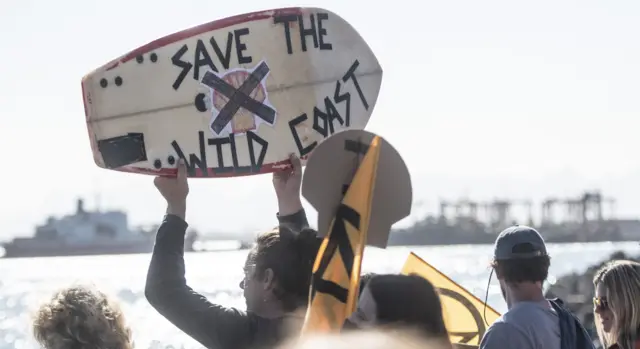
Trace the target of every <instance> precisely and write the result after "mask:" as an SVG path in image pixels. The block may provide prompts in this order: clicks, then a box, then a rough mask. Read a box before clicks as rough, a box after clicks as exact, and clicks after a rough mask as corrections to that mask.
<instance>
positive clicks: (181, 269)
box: [145, 163, 260, 349]
mask: <svg viewBox="0 0 640 349" xmlns="http://www.w3.org/2000/svg"><path fill="white" fill-rule="evenodd" d="M154 183H155V185H156V187H157V188H158V190H159V191H160V193H161V194H162V196H163V197H164V198H165V199H166V200H167V214H166V215H165V217H164V220H163V222H162V224H161V225H160V228H159V229H158V233H157V236H156V243H155V246H154V248H153V255H152V256H151V264H150V265H149V272H148V274H147V283H146V287H145V296H146V298H147V300H148V301H149V303H150V304H151V306H153V307H154V308H155V309H156V310H157V311H158V312H159V313H160V314H161V315H162V316H164V317H165V318H166V319H167V320H169V321H170V322H171V323H173V324H174V325H175V326H176V327H178V328H179V329H181V330H182V331H183V332H185V333H186V334H188V335H189V336H191V337H192V338H193V339H195V340H197V341H198V342H200V343H201V344H202V345H204V346H205V347H207V348H219V349H227V348H229V349H232V348H233V349H235V348H246V347H248V346H249V345H250V343H251V341H252V334H253V333H252V331H251V328H252V327H253V326H254V325H255V322H256V321H260V320H259V319H256V318H255V316H249V315H247V314H246V313H244V312H242V311H239V310H237V309H234V308H225V307H222V306H219V305H216V304H212V303H211V302H209V301H208V300H207V299H206V298H205V297H204V296H202V295H200V294H199V293H197V292H195V291H194V290H193V289H191V287H189V286H188V285H187V281H186V279H185V266H184V237H185V232H186V229H187V223H186V222H185V212H186V198H187V194H188V193H189V186H188V183H187V178H186V169H185V167H184V163H180V164H179V165H178V176H177V177H176V178H165V177H158V178H156V179H155V182H154Z"/></svg>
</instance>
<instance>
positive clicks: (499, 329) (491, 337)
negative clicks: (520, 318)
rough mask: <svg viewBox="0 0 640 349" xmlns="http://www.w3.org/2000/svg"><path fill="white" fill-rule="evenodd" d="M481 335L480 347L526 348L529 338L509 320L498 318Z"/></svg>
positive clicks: (484, 348)
mask: <svg viewBox="0 0 640 349" xmlns="http://www.w3.org/2000/svg"><path fill="white" fill-rule="evenodd" d="M499 320H501V321H496V322H494V323H493V324H491V326H489V328H488V329H487V332H485V334H484V335H483V336H482V340H481V341H480V346H479V347H480V349H493V348H505V347H506V348H528V347H530V345H529V343H530V340H529V338H528V337H527V335H526V333H524V332H523V331H522V329H521V328H520V327H518V326H516V325H514V324H512V323H510V322H507V321H504V319H499Z"/></svg>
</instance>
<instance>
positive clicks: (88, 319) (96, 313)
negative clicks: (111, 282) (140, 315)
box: [33, 285, 133, 349]
mask: <svg viewBox="0 0 640 349" xmlns="http://www.w3.org/2000/svg"><path fill="white" fill-rule="evenodd" d="M33 336H34V337H35V339H36V341H38V343H39V344H40V345H41V346H42V347H43V348H45V349H69V348H72V349H132V348H133V342H132V338H131V329H130V328H129V327H128V326H127V324H126V323H125V318H124V314H123V313H122V311H121V310H120V307H119V306H118V304H117V303H116V302H114V301H112V300H111V299H109V297H107V295H105V294H104V293H102V292H101V291H99V290H97V289H94V288H93V287H89V286H84V285H79V286H71V287H68V288H65V289H62V290H60V291H58V292H56V293H55V294H54V295H53V297H52V298H51V299H50V300H49V301H48V302H46V303H44V304H42V305H41V306H40V307H39V308H38V310H37V311H36V314H35V318H34V321H33Z"/></svg>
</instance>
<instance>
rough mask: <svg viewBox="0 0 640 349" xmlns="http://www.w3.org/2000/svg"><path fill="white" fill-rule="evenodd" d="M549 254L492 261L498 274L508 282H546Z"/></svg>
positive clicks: (549, 262) (549, 261) (549, 263)
mask: <svg viewBox="0 0 640 349" xmlns="http://www.w3.org/2000/svg"><path fill="white" fill-rule="evenodd" d="M550 265H551V259H550V258H549V256H537V257H530V258H518V259H501V260H494V261H492V262H491V266H492V267H493V268H494V269H495V270H496V274H498V277H500V278H501V279H504V281H506V282H508V283H520V282H544V281H545V280H546V279H547V277H548V276H549V266H550Z"/></svg>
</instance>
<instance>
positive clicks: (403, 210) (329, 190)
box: [302, 130, 412, 248]
mask: <svg viewBox="0 0 640 349" xmlns="http://www.w3.org/2000/svg"><path fill="white" fill-rule="evenodd" d="M375 136H376V135H375V134H373V133H371V132H367V131H364V130H346V131H342V132H340V133H337V134H335V135H333V136H331V137H329V139H327V140H326V141H324V142H323V143H322V144H320V145H319V146H318V147H317V148H316V149H315V150H314V151H313V154H312V155H311V156H310V157H309V161H308V162H307V168H306V169H305V171H304V176H303V178H302V196H304V198H305V199H307V201H309V203H310V204H311V205H312V206H313V207H314V208H315V209H316V211H318V233H319V234H320V235H321V236H324V235H326V234H327V232H328V231H329V228H330V226H331V221H332V220H333V217H334V216H335V214H336V210H337V208H338V205H339V204H340V203H341V202H342V198H343V196H344V194H345V193H346V190H347V189H348V188H349V185H351V184H352V183H351V181H352V179H353V176H354V175H355V173H356V170H357V169H358V166H359V164H360V161H362V159H363V158H364V155H365V154H366V152H367V150H368V147H369V145H370V144H371V141H372V140H373V138H374V137H375ZM380 147H381V148H380V157H379V160H378V166H377V174H376V176H375V182H374V183H373V185H374V190H373V197H372V202H371V215H370V221H369V229H368V235H367V245H370V246H375V247H380V248H386V247H387V242H388V240H389V232H390V230H391V225H393V223H395V222H397V221H399V220H401V219H403V218H405V217H407V216H408V215H409V214H410V213H411V201H412V189H411V176H410V175H409V170H408V168H407V165H406V164H405V163H404V160H402V157H401V156H400V154H398V152H397V151H396V150H395V149H394V148H393V146H391V144H389V142H387V141H386V140H384V138H382V137H380Z"/></svg>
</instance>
